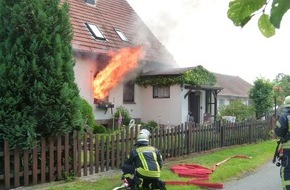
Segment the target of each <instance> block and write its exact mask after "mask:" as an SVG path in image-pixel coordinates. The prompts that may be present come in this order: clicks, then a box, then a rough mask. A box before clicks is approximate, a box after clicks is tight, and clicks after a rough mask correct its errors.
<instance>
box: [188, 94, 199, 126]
mask: <svg viewBox="0 0 290 190" xmlns="http://www.w3.org/2000/svg"><path fill="white" fill-rule="evenodd" d="M188 112H189V113H191V114H192V116H193V117H194V122H195V123H199V122H200V92H190V93H189V95H188Z"/></svg>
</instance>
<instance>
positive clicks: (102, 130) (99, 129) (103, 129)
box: [93, 124, 107, 134]
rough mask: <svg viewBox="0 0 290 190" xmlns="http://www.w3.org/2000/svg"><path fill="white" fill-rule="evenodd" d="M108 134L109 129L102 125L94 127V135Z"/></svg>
mask: <svg viewBox="0 0 290 190" xmlns="http://www.w3.org/2000/svg"><path fill="white" fill-rule="evenodd" d="M106 132H107V129H106V127H105V126H104V125H102V124H95V125H94V126H93V134H102V133H106Z"/></svg>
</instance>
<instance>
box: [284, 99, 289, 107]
mask: <svg viewBox="0 0 290 190" xmlns="http://www.w3.org/2000/svg"><path fill="white" fill-rule="evenodd" d="M284 107H286V108H289V107H290V96H286V98H285V100H284Z"/></svg>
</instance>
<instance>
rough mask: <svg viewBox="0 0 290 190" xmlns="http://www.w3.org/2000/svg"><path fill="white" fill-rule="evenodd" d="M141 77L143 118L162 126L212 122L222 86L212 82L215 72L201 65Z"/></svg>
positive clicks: (154, 72) (151, 72)
mask: <svg viewBox="0 0 290 190" xmlns="http://www.w3.org/2000/svg"><path fill="white" fill-rule="evenodd" d="M140 78H141V79H140V80H141V82H140V83H139V85H141V86H142V84H144V85H143V87H141V89H140V90H141V92H142V93H141V94H142V95H141V103H142V105H146V106H143V107H142V119H143V120H145V121H146V120H150V119H153V120H155V121H158V122H159V123H160V124H165V125H179V124H181V123H185V122H188V121H194V122H195V123H204V122H213V121H215V119H216V118H215V117H216V114H217V94H218V93H219V92H220V91H221V90H222V87H218V86H216V85H215V84H216V79H215V77H214V75H213V74H212V73H210V72H209V71H207V70H206V69H204V68H203V67H202V66H196V67H187V68H168V69H155V70H152V71H148V72H144V73H142V75H141V77H140ZM158 81H160V82H159V83H158ZM166 81H168V82H166ZM142 82H143V83H142ZM137 83H138V82H137Z"/></svg>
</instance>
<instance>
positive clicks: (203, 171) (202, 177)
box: [165, 155, 251, 189]
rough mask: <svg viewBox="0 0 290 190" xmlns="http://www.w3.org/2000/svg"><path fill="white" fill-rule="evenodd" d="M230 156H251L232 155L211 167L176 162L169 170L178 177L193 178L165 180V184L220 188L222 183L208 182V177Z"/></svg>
mask: <svg viewBox="0 0 290 190" xmlns="http://www.w3.org/2000/svg"><path fill="white" fill-rule="evenodd" d="M231 158H251V157H248V156H242V155H237V156H232V157H229V158H227V159H225V160H223V161H221V162H219V163H216V164H215V165H213V166H212V169H209V168H206V167H204V166H201V165H198V164H177V165H174V166H172V167H171V170H172V171H173V172H174V173H176V174H178V175H179V176H180V177H190V178H193V179H191V180H189V181H165V183H166V184H167V185H197V186H201V187H207V188H216V189H222V188H223V184H222V183H212V182H209V179H210V177H209V175H210V174H212V173H213V172H214V171H215V170H216V167H217V166H219V165H221V164H223V163H225V162H226V161H228V160H230V159H231Z"/></svg>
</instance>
